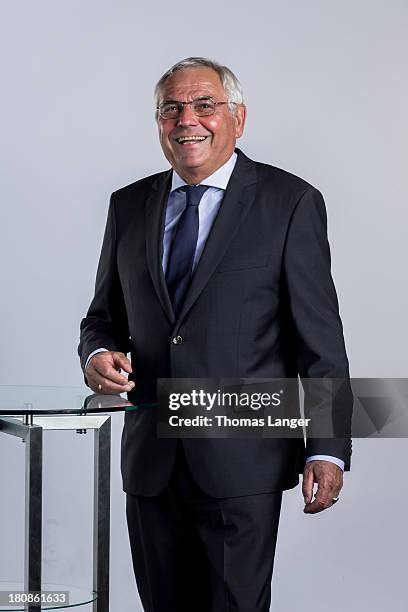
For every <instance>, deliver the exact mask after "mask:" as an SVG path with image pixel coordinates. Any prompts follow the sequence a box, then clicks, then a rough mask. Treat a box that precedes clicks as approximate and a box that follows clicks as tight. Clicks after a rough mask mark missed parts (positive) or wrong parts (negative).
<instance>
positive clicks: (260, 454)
mask: <svg viewBox="0 0 408 612" xmlns="http://www.w3.org/2000/svg"><path fill="white" fill-rule="evenodd" d="M237 152H238V159H237V163H236V165H235V168H234V171H233V173H232V176H231V179H230V181H229V184H228V188H227V190H226V193H225V196H224V199H223V202H222V204H221V207H220V210H219V213H218V215H217V218H216V219H215V222H214V225H213V227H212V229H211V232H210V235H209V237H208V240H207V243H206V246H205V249H204V251H203V253H202V256H201V259H200V262H199V265H198V267H197V270H196V272H195V274H194V276H193V279H192V282H191V286H190V288H189V291H188V294H187V297H186V299H185V302H184V305H183V307H182V309H181V312H180V315H179V317H178V318H177V320H175V318H174V315H173V311H172V307H171V303H170V300H169V297H168V293H167V288H166V283H165V279H164V275H163V272H162V264H161V260H162V243H163V231H164V219H165V208H166V201H167V197H168V194H169V190H170V185H171V171H167V172H161V173H159V174H155V175H153V176H149V177H147V178H144V179H142V180H140V181H137V182H136V183H133V184H131V185H129V186H127V187H124V188H122V189H119V190H118V191H116V192H115V193H113V194H112V197H111V203H110V208H109V213H108V221H107V226H106V231H105V237H104V241H103V247H102V252H101V257H100V262H99V266H98V272H97V279H96V288H95V296H94V298H93V301H92V303H91V306H90V308H89V311H88V313H87V316H86V318H85V319H83V321H82V323H81V340H80V345H79V354H80V357H81V363H82V367H84V366H85V361H86V359H87V357H88V356H89V354H90V353H91V352H92V351H93V350H95V349H96V348H99V347H104V348H106V349H108V350H113V351H122V352H124V353H127V352H129V351H130V352H131V360H132V367H133V374H132V375H131V377H130V378H131V379H133V380H134V381H135V382H136V386H135V392H134V393H132V396H131V399H132V401H135V402H136V403H138V402H144V401H145V402H146V401H152V400H154V399H155V397H156V379H157V378H170V377H176V378H177V377H179V378H210V377H215V378H218V377H230V378H239V377H244V378H279V377H281V378H283V377H292V378H293V377H294V378H296V377H297V376H298V375H300V376H301V377H309V378H319V377H333V378H348V376H349V373H348V362H347V356H346V352H345V347H344V341H343V333H342V325H341V321H340V317H339V313H338V303H337V297H336V292H335V288H334V285H333V281H332V278H331V273H330V251H329V245H328V242H327V233H326V212H325V205H324V201H323V198H322V196H321V194H320V192H319V191H317V190H316V189H315V188H314V187H312V186H311V185H309V184H308V183H306V182H305V181H304V180H302V179H300V178H298V177H296V176H294V175H292V174H289V173H288V172H285V171H284V170H281V169H279V168H275V167H273V166H269V165H266V164H262V163H257V162H254V161H252V160H250V159H249V158H248V157H246V156H245V155H244V154H243V153H242V152H241V151H239V150H237ZM177 335H179V336H181V337H182V338H183V342H182V343H181V344H174V343H173V342H172V338H173V337H175V336H177ZM176 443H177V441H176V440H174V439H160V438H157V436H156V413H155V409H154V408H153V409H152V408H142V409H139V410H136V411H132V412H129V413H127V414H126V415H125V425H124V430H123V434H122V456H121V467H122V476H123V486H124V490H125V491H126V492H129V493H133V494H139V495H155V494H157V493H159V492H160V491H161V490H162V489H163V488H164V486H165V485H166V483H167V481H168V478H169V475H170V473H171V469H172V465H173V460H174V455H175V449H176ZM183 445H184V448H185V452H186V456H187V459H188V462H189V465H190V468H191V471H192V473H193V475H194V477H195V478H196V480H197V482H198V484H199V485H200V486H201V487H202V489H204V491H206V492H207V493H209V494H211V495H213V496H215V497H229V496H238V495H246V494H251V493H260V492H268V491H274V490H279V489H281V490H282V489H287V488H290V487H293V486H295V485H296V484H297V483H298V482H299V472H301V471H302V469H303V467H304V460H305V448H304V444H303V440H299V439H294V438H292V439H279V440H278V439H246V440H245V439H185V440H183ZM350 452H351V443H350V440H349V439H347V438H346V439H326V440H322V439H310V440H309V441H308V442H307V448H306V455H311V454H315V453H322V454H327V455H334V456H337V457H339V458H341V459H343V460H344V461H345V463H346V469H349V459H350Z"/></svg>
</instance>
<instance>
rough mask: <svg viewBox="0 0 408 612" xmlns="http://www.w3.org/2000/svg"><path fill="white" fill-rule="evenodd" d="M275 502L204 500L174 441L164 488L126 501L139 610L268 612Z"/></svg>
mask: <svg viewBox="0 0 408 612" xmlns="http://www.w3.org/2000/svg"><path fill="white" fill-rule="evenodd" d="M281 502H282V491H276V492H271V493H260V494H256V495H245V496H241V497H229V498H221V499H219V498H213V497H210V496H209V495H207V494H206V493H205V492H204V491H202V490H201V489H200V487H199V486H198V485H197V483H196V482H195V480H194V478H193V476H192V474H191V472H190V469H189V467H188V464H187V460H186V457H185V454H184V450H183V446H182V443H181V442H180V441H179V443H178V447H177V453H176V460H175V464H174V469H173V472H172V474H171V478H170V480H169V482H168V484H167V486H166V488H165V489H164V490H163V491H162V492H161V493H160V494H159V495H157V496H154V497H142V496H136V495H131V494H127V497H126V515H127V522H128V530H129V539H130V546H131V552H132V559H133V567H134V572H135V577H136V583H137V586H138V590H139V595H140V599H141V601H142V605H143V608H144V610H145V612H192V611H193V610H194V612H268V611H269V606H270V601H271V579H272V570H273V562H274V556H275V547H276V539H277V532H278V523H279V515H280V508H281Z"/></svg>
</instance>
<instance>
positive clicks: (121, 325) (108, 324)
mask: <svg viewBox="0 0 408 612" xmlns="http://www.w3.org/2000/svg"><path fill="white" fill-rule="evenodd" d="M116 249H117V237H116V216H115V198H114V194H112V196H111V200H110V206H109V212H108V219H107V223H106V228H105V234H104V238H103V244H102V251H101V255H100V258H99V264H98V270H97V274H96V282H95V294H94V297H93V300H92V302H91V305H90V307H89V310H88V312H87V315H86V317H85V318H84V319H82V321H81V327H80V342H79V346H78V353H79V356H80V358H81V366H82V369H85V364H86V361H87V358H88V357H89V355H90V354H91V353H92V352H93V351H94V350H96V349H98V348H100V347H104V348H106V349H107V350H109V351H121V352H123V353H125V354H126V353H127V352H128V351H129V350H130V346H129V331H128V323H127V315H126V307H125V302H124V298H123V292H122V287H121V283H120V278H119V274H118V268H117V257H116Z"/></svg>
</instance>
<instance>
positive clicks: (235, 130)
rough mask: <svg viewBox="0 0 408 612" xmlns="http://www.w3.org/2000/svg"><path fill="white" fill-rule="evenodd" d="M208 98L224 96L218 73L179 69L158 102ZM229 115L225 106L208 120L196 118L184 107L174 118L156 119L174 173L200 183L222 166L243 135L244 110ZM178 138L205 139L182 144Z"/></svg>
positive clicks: (219, 98)
mask: <svg viewBox="0 0 408 612" xmlns="http://www.w3.org/2000/svg"><path fill="white" fill-rule="evenodd" d="M203 96H208V97H210V98H212V99H213V100H214V102H226V101H227V97H226V94H225V91H224V88H223V86H222V84H221V81H220V78H219V76H218V74H217V73H216V72H215V70H213V69H212V68H207V67H199V68H187V69H185V70H179V71H177V72H175V73H174V74H173V76H171V77H170V78H169V79H167V81H166V82H165V85H164V88H163V92H162V96H161V99H160V100H159V103H162V102H165V101H178V102H190V101H191V100H195V99H196V98H201V97H203ZM235 108H236V113H235V115H232V114H231V113H230V111H229V109H228V106H227V105H226V104H223V105H218V106H216V110H215V113H214V114H213V115H210V116H209V117H196V116H195V115H194V114H193V112H192V111H191V108H190V106H184V107H183V111H182V112H181V114H180V116H179V117H178V118H177V119H162V118H161V117H160V116H159V117H158V119H157V122H158V128H159V137H160V144H161V146H162V149H163V153H164V155H165V156H166V158H167V159H168V161H169V162H170V164H171V166H172V167H173V168H174V169H175V170H176V172H177V173H178V174H179V175H180V176H181V177H182V178H183V179H184V180H186V181H187V182H189V183H199V182H201V181H202V180H203V179H204V178H206V177H207V176H210V174H212V173H213V172H215V170H217V169H218V168H219V167H220V166H222V165H223V164H224V163H225V162H226V161H227V160H228V159H229V158H230V157H231V155H232V153H233V151H234V148H235V142H236V139H237V138H239V137H240V136H241V135H242V132H243V130H244V124H245V107H244V106H243V105H239V106H236V107H235ZM181 136H205V140H203V141H197V142H189V143H186V144H181V143H179V142H178V141H177V139H178V138H180V137H181Z"/></svg>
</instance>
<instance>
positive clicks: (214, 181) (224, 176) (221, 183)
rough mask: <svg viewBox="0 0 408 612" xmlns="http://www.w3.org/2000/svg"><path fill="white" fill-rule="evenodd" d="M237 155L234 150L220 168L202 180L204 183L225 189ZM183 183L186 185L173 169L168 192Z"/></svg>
mask: <svg viewBox="0 0 408 612" xmlns="http://www.w3.org/2000/svg"><path fill="white" fill-rule="evenodd" d="M237 157H238V155H237V154H236V153H235V151H234V153H233V154H232V155H231V157H230V158H229V160H228V161H226V162H225V164H223V165H222V166H221V167H220V168H218V169H217V170H216V171H215V172H213V174H211V175H210V176H208V177H207V178H206V179H204V180H203V183H204V185H208V186H209V187H216V188H217V189H224V190H225V189H226V188H227V185H228V181H229V180H230V178H231V174H232V171H233V170H234V166H235V164H236V161H237ZM183 185H187V183H186V181H185V180H184V179H182V178H181V176H179V175H178V174H177V172H176V171H175V170H173V176H172V179H171V190H170V193H171V192H172V191H174V190H175V189H179V188H180V187H182V186H183Z"/></svg>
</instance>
